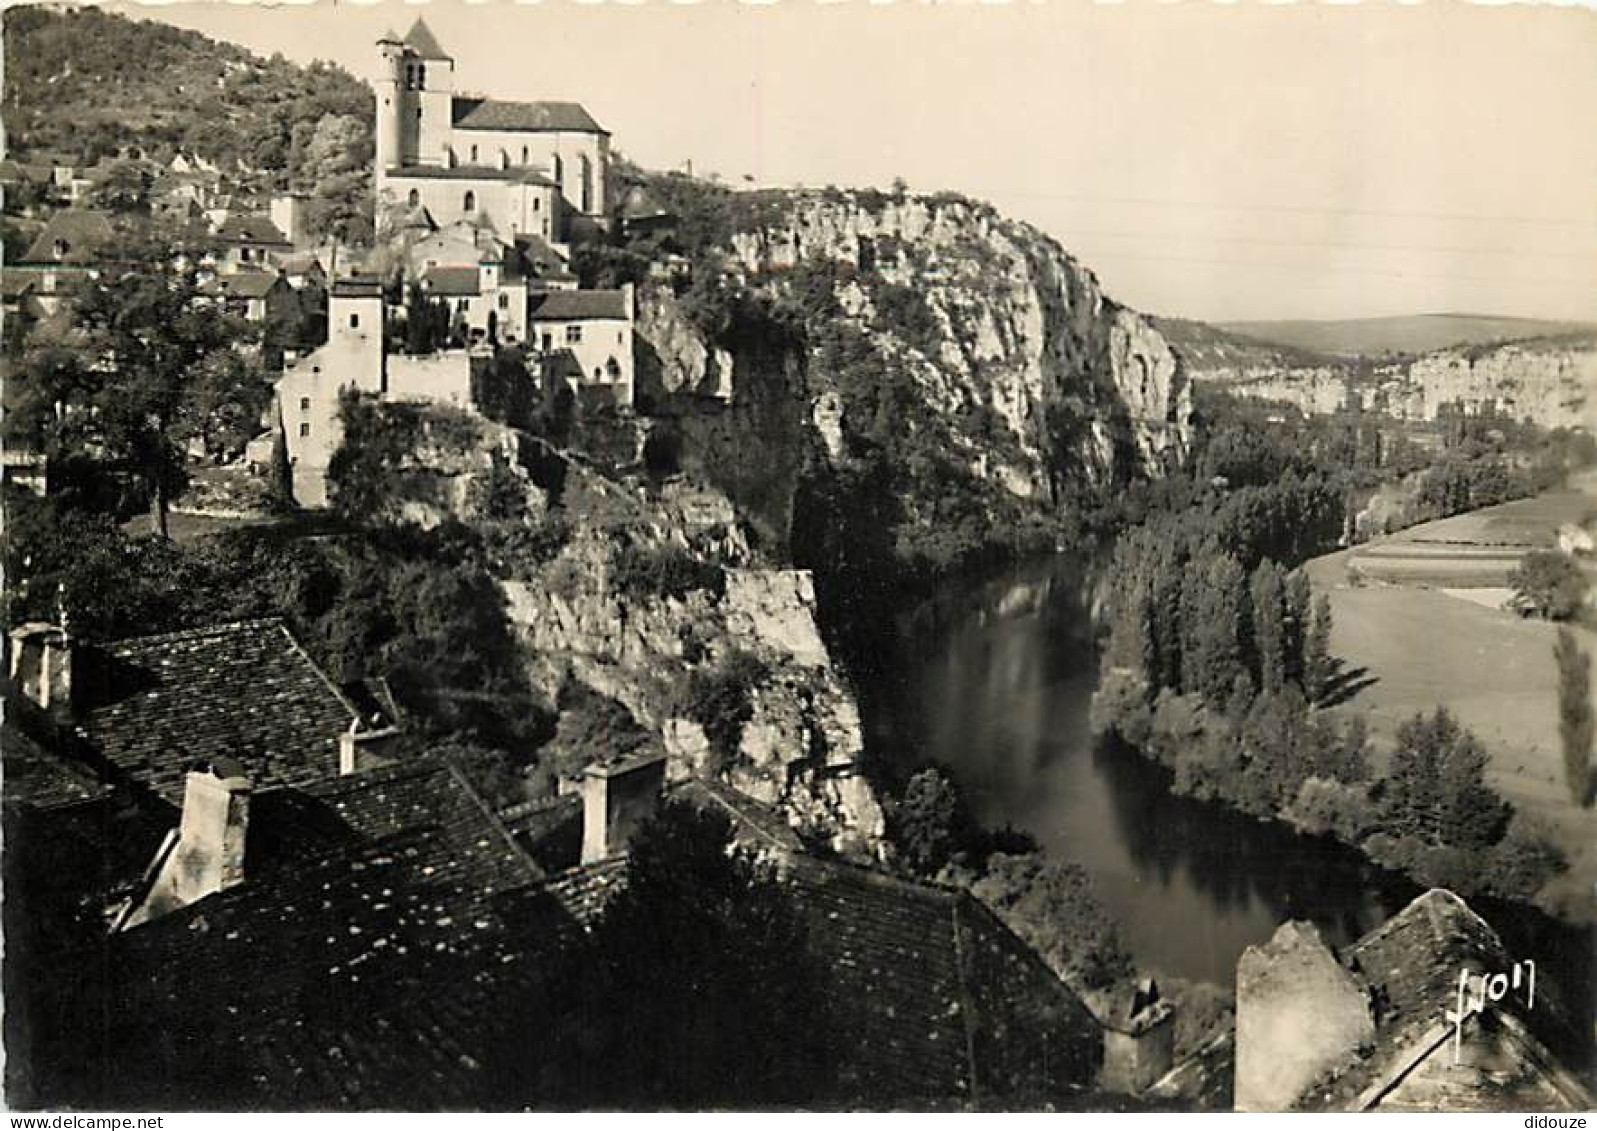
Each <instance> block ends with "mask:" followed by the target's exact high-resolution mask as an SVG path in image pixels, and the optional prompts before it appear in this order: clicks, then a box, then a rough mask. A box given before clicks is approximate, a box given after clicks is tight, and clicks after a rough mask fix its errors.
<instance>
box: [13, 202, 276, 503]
mask: <svg viewBox="0 0 1597 1131" xmlns="http://www.w3.org/2000/svg"><path fill="white" fill-rule="evenodd" d="M205 250H206V248H205V247H204V246H203V244H202V243H196V242H195V241H194V240H192V239H191V238H189V237H188V236H186V235H184V234H181V233H178V232H175V231H170V230H165V229H163V228H160V227H158V226H152V225H148V224H134V225H130V226H126V227H124V228H123V229H122V230H120V231H119V232H118V233H117V235H116V238H115V239H114V240H113V242H112V244H111V245H110V246H108V247H107V248H105V249H104V253H103V260H102V262H101V264H100V270H99V272H98V275H97V276H96V277H94V278H87V277H86V278H84V279H83V280H82V281H80V282H79V283H78V285H77V287H76V289H75V291H74V292H73V294H72V295H71V299H70V301H69V302H68V303H67V304H66V305H65V306H64V307H63V309H62V310H61V311H60V312H59V313H58V314H57V316H56V317H54V318H51V319H48V320H46V321H44V322H42V323H40V324H39V325H38V326H37V327H35V329H34V330H33V332H32V333H31V334H30V335H29V338H28V340H27V341H26V342H25V343H24V344H23V349H22V355H21V357H20V359H19V362H18V365H19V370H20V372H19V373H18V374H17V375H16V377H15V379H14V384H15V386H16V387H17V389H18V392H17V393H16V395H15V400H14V401H13V406H14V407H13V410H12V411H11V412H9V413H7V418H6V429H7V433H8V435H10V436H11V437H12V438H14V439H25V440H27V441H28V442H30V443H32V444H33V445H35V446H36V447H37V448H38V450H40V451H42V452H43V453H44V454H45V455H46V456H47V457H48V458H50V459H51V460H52V461H53V462H55V463H57V464H60V465H63V466H65V467H67V468H71V467H72V466H73V465H74V463H76V464H79V465H89V466H92V467H93V468H95V469H96V470H97V471H98V472H99V474H100V476H101V477H102V478H109V477H112V476H115V475H118V474H122V475H126V476H128V477H130V478H131V479H132V480H133V481H134V482H135V483H136V484H137V485H138V487H139V489H140V492H141V495H142V497H143V498H144V499H145V500H147V501H148V502H149V503H150V505H151V507H152V511H153V514H154V516H155V521H156V526H157V529H158V530H159V531H160V532H161V533H163V534H164V533H166V519H167V511H168V507H169V505H170V503H171V500H172V499H173V498H174V497H175V496H176V495H177V494H178V493H179V492H180V491H181V490H182V488H183V486H184V484H185V483H186V480H187V459H186V454H185V453H186V449H187V446H188V445H189V443H190V442H191V441H192V442H194V443H195V444H197V445H199V446H200V447H201V448H202V449H203V450H205V451H207V452H210V453H214V454H219V455H224V454H237V452H238V451H239V450H240V449H241V448H242V446H243V442H244V440H245V439H247V438H248V437H249V436H250V435H253V434H254V430H255V425H256V423H257V422H258V420H259V418H260V414H261V411H262V409H263V408H264V407H265V405H266V404H267V403H268V402H269V400H270V397H271V387H270V385H269V384H268V382H267V379H266V376H265V374H264V373H263V372H262V370H261V368H260V366H259V365H258V364H257V363H256V362H255V361H254V360H252V358H251V357H250V356H249V355H246V354H244V353H241V352H239V350H238V347H239V346H241V345H246V344H249V343H250V342H251V341H253V339H254V336H255V331H254V329H253V328H252V327H250V326H249V325H248V324H247V323H245V322H244V321H243V320H242V319H240V318H236V317H234V316H232V315H230V314H228V313H227V312H226V311H225V310H224V309H222V308H221V307H220V306H219V304H218V303H217V302H216V301H215V300H214V299H212V298H210V297H209V296H207V295H206V294H205V293H204V291H203V290H202V288H201V286H200V277H199V274H198V266H197V264H198V261H199V258H200V256H201V255H202V254H203V253H204V251H205Z"/></svg>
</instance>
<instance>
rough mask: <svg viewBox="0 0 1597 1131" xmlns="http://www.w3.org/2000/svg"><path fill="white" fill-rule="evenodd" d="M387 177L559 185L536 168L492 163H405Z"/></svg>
mask: <svg viewBox="0 0 1597 1131" xmlns="http://www.w3.org/2000/svg"><path fill="white" fill-rule="evenodd" d="M388 179H389V180H391V181H407V180H415V181H515V182H516V183H517V184H523V185H543V186H544V187H545V188H559V187H560V186H559V185H557V184H555V183H554V182H553V181H551V180H550V179H549V178H548V177H546V176H544V175H543V174H542V173H540V172H538V170H536V169H529V168H526V167H525V166H522V167H515V166H512V167H511V168H509V169H501V168H498V167H497V166H494V165H456V166H454V167H453V168H450V167H447V166H444V165H405V166H402V167H400V168H397V169H390V170H388Z"/></svg>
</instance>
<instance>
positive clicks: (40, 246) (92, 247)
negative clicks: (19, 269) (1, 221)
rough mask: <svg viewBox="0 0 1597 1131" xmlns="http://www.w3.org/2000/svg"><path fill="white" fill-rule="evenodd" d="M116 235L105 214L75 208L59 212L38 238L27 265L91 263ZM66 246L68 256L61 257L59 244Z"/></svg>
mask: <svg viewBox="0 0 1597 1131" xmlns="http://www.w3.org/2000/svg"><path fill="white" fill-rule="evenodd" d="M113 234H114V231H113V229H112V227H111V218H110V217H109V216H107V215H106V214H105V213H104V212H95V211H91V210H89V209H82V208H71V209H67V210H66V211H63V212H57V213H56V214H55V215H53V216H51V217H50V219H49V221H48V222H47V223H46V224H45V225H44V229H43V230H42V231H40V233H39V234H38V235H37V236H36V237H34V240H33V243H32V244H31V245H29V247H28V252H27V254H26V255H24V256H23V257H22V262H24V263H88V262H90V261H91V260H93V259H94V256H95V254H96V253H97V252H98V251H99V249H100V248H101V247H103V246H104V245H105V243H106V242H107V241H109V240H110V239H111V237H112V235H113ZM57 240H61V241H64V242H65V243H66V245H67V246H66V253H65V254H64V255H60V256H57V255H56V253H55V245H56V241H57Z"/></svg>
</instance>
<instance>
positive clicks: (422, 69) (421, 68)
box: [416, 63, 427, 90]
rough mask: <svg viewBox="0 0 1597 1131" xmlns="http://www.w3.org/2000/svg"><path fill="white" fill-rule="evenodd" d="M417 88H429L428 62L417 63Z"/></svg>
mask: <svg viewBox="0 0 1597 1131" xmlns="http://www.w3.org/2000/svg"><path fill="white" fill-rule="evenodd" d="M416 89H417V90H426V89H427V64H426V63H417V64H416Z"/></svg>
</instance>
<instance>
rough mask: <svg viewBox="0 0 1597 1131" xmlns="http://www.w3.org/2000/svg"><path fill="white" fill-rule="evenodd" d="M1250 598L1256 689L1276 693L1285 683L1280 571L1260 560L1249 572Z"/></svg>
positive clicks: (1270, 562) (1266, 561) (1275, 566)
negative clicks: (1251, 572)
mask: <svg viewBox="0 0 1597 1131" xmlns="http://www.w3.org/2000/svg"><path fill="white" fill-rule="evenodd" d="M1249 589H1250V593H1251V595H1252V598H1253V650H1254V655H1255V656H1256V657H1257V661H1258V676H1259V687H1260V689H1261V690H1263V691H1279V690H1281V687H1282V685H1283V684H1284V683H1285V682H1286V644H1287V639H1286V637H1287V628H1286V588H1285V586H1284V585H1283V584H1282V580H1281V567H1279V566H1278V565H1276V564H1275V562H1273V561H1271V560H1270V559H1269V558H1264V559H1263V560H1261V561H1260V562H1259V565H1258V568H1257V569H1255V570H1254V571H1253V580H1252V583H1251V585H1250V586H1249Z"/></svg>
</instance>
